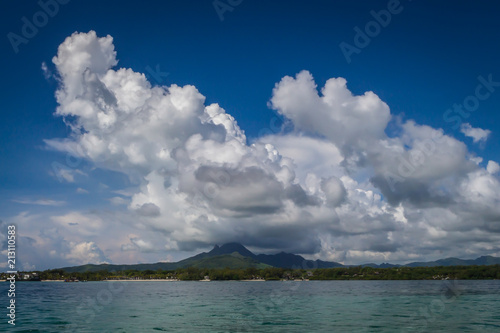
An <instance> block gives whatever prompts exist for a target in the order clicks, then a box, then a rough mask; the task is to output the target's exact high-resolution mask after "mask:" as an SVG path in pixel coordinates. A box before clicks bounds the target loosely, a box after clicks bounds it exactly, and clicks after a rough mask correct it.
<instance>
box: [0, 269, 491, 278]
mask: <svg viewBox="0 0 500 333" xmlns="http://www.w3.org/2000/svg"><path fill="white" fill-rule="evenodd" d="M7 277H8V274H6V273H1V274H0V279H6V278H7ZM26 277H28V278H26ZM33 277H36V280H68V281H102V280H134V279H141V280H142V279H145V280H149V279H171V280H172V279H175V280H181V281H198V280H202V279H210V280H212V281H214V280H215V281H224V280H256V279H258V280H266V281H271V280H448V279H459V280H482V279H500V265H489V266H439V267H393V268H372V267H362V266H355V267H342V268H319V269H311V270H305V269H286V268H275V267H268V268H264V269H259V268H246V269H229V268H223V269H215V268H211V269H207V268H196V267H189V268H181V269H176V270H170V271H166V270H161V269H159V270H156V271H153V270H144V271H139V270H125V271H105V270H102V271H98V272H83V273H74V272H73V273H68V272H65V271H64V270H61V269H52V270H46V271H35V272H20V273H19V275H18V280H21V281H22V280H30V279H33Z"/></svg>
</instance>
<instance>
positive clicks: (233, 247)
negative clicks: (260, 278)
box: [208, 242, 255, 258]
mask: <svg viewBox="0 0 500 333" xmlns="http://www.w3.org/2000/svg"><path fill="white" fill-rule="evenodd" d="M234 252H237V253H239V254H241V255H242V256H244V257H250V258H254V257H255V254H253V253H252V252H250V251H249V250H248V249H247V248H246V247H244V246H243V245H241V244H240V243H236V242H232V243H226V244H224V245H222V246H220V247H219V246H218V245H215V246H214V248H213V249H212V251H210V252H208V254H209V255H210V256H219V255H223V254H231V253H234Z"/></svg>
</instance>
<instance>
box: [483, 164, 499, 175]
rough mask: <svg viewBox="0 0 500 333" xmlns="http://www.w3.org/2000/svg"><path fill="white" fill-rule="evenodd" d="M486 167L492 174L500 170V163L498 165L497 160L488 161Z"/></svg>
mask: <svg viewBox="0 0 500 333" xmlns="http://www.w3.org/2000/svg"><path fill="white" fill-rule="evenodd" d="M486 169H487V170H488V172H489V173H491V174H492V175H493V174H495V173H497V172H498V171H500V165H498V163H497V162H495V161H488V165H487V166H486Z"/></svg>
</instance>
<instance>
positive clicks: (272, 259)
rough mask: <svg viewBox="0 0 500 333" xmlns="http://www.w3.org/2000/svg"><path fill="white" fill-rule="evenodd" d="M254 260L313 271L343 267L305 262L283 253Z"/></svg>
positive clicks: (332, 263)
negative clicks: (314, 269) (315, 269)
mask: <svg viewBox="0 0 500 333" xmlns="http://www.w3.org/2000/svg"><path fill="white" fill-rule="evenodd" d="M256 258H257V260H259V261H260V262H263V263H265V264H268V265H271V266H274V267H280V268H294V269H313V268H334V267H343V265H342V264H339V263H337V262H329V261H322V260H307V259H305V258H304V257H302V256H299V255H297V254H292V253H285V252H280V253H278V254H259V255H257V256H256Z"/></svg>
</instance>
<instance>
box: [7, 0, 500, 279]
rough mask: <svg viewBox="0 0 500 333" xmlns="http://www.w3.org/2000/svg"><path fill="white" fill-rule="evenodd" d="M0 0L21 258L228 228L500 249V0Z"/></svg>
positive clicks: (352, 245) (194, 243) (445, 251)
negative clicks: (140, 0) (492, 0)
mask: <svg viewBox="0 0 500 333" xmlns="http://www.w3.org/2000/svg"><path fill="white" fill-rule="evenodd" d="M0 6H1V10H0V13H1V14H0V15H1V19H0V31H1V35H2V36H3V37H2V39H1V42H0V54H1V56H2V59H4V66H2V67H1V68H0V78H1V79H0V87H1V90H0V91H1V97H2V99H1V101H2V104H3V105H2V112H1V113H0V221H1V222H0V236H1V240H0V245H1V246H2V249H3V253H4V254H5V255H6V250H5V249H6V233H7V226H9V225H16V228H17V232H18V248H17V251H18V263H19V267H20V269H25V270H34V269H48V268H56V267H64V266H73V265H79V264H86V263H105V262H107V263H129V264H131V263H138V262H158V261H165V262H167V261H177V260H180V259H183V258H186V257H188V256H190V255H193V254H196V253H199V252H202V251H207V250H210V249H211V248H212V247H213V246H214V245H215V244H219V245H220V244H223V243H226V242H240V243H242V244H243V245H245V246H247V247H248V248H249V249H251V250H252V251H254V252H256V253H277V252H280V251H285V252H292V253H296V254H301V255H303V256H304V257H307V258H311V259H322V260H330V261H337V262H342V263H345V264H361V263H367V262H375V263H382V262H391V263H407V262H411V261H422V260H436V259H439V258H445V257H450V256H453V257H459V258H464V259H470V258H476V257H479V256H482V255H494V256H500V190H499V189H500V187H499V184H500V179H499V170H500V166H499V163H500V145H499V133H498V129H499V127H500V113H499V107H500V66H499V61H500V60H499V59H500V22H499V21H498V19H497V18H498V13H499V9H500V5H499V4H497V3H495V2H490V1H475V2H465V1H462V2H455V1H454V2H451V1H440V2H434V1H409V0H401V1H395V0H391V1H318V0H316V1H307V2H306V1H272V2H269V1H259V0H255V1H250V0H216V1H213V0H207V1H205V0H199V1H149V2H147V3H144V2H138V1H105V2H103V1H92V0H90V1H79V0H71V1H70V0H41V1H39V2H37V1H3V2H2V3H1V4H0ZM5 265H6V263H0V269H5Z"/></svg>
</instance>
